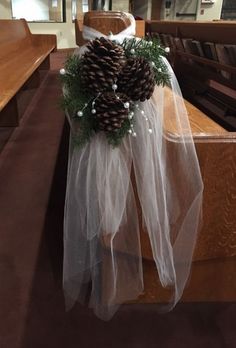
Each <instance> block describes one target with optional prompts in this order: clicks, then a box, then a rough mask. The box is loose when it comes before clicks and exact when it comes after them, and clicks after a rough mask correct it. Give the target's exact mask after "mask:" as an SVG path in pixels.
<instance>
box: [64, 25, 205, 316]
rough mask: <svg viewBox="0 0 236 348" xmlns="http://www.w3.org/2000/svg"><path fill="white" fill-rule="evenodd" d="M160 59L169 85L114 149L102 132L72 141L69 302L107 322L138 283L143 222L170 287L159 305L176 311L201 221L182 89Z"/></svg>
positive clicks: (198, 185) (66, 268)
mask: <svg viewBox="0 0 236 348" xmlns="http://www.w3.org/2000/svg"><path fill="white" fill-rule="evenodd" d="M132 30H133V28H132ZM94 35H95V36H96V37H101V36H104V35H103V34H101V33H99V32H95V33H94V29H91V39H93V38H94ZM126 36H129V35H128V34H127V32H126ZM86 38H87V39H88V38H89V28H86ZM83 51H84V47H82V48H81V49H80V52H79V54H81V52H83ZM163 60H164V61H165V64H166V66H167V67H168V71H169V74H170V83H169V85H168V86H166V87H156V88H155V91H154V94H153V96H152V97H151V99H149V100H147V101H145V102H142V103H139V107H138V108H137V109H136V112H135V126H134V127H135V132H136V134H137V136H136V137H132V136H125V137H124V138H123V140H122V143H121V145H120V146H119V147H116V148H114V147H112V146H111V145H109V144H108V142H107V139H106V137H105V135H104V134H103V133H102V132H100V133H97V134H96V135H95V136H94V137H93V138H92V139H91V141H90V142H89V143H87V144H86V145H85V146H84V147H82V148H78V147H76V146H75V147H74V146H73V144H72V142H71V146H70V153H69V162H68V178H67V191H66V202H65V217H64V265H63V287H64V294H65V299H66V307H67V309H70V308H71V307H72V306H73V305H74V304H75V302H76V301H80V302H82V303H84V302H87V303H88V304H89V305H90V306H91V307H92V308H93V309H94V312H95V314H96V315H97V316H98V317H100V318H102V319H104V320H109V319H110V318H111V317H112V316H113V315H114V313H115V312H116V311H117V309H118V307H119V306H120V304H122V303H124V302H127V301H130V300H135V299H136V298H137V297H138V296H139V295H140V294H141V293H142V292H143V291H144V282H143V266H142V252H141V244H140V229H141V228H142V229H143V230H145V233H147V234H148V236H149V240H150V245H151V249H152V255H153V260H154V262H155V266H156V271H157V274H158V277H159V281H160V283H161V285H162V286H163V287H165V288H166V287H167V288H168V289H170V290H171V291H170V293H171V295H170V297H169V300H168V303H165V304H163V306H160V310H161V311H162V310H170V309H172V308H173V307H174V306H175V304H176V303H177V302H178V300H179V299H180V297H181V295H182V293H183V290H184V287H185V285H186V282H187V280H188V277H189V273H190V268H191V262H192V257H193V251H194V246H195V242H196V238H197V232H198V230H199V222H200V220H201V219H200V218H201V206H202V192H203V183H202V178H201V173H200V168H199V163H198V159H197V155H196V151H195V147H194V142H193V138H192V133H191V128H190V124H189V120H188V115H187V112H186V108H185V104H184V101H183V98H182V94H181V91H180V88H179V85H178V82H177V80H176V77H175V74H174V72H173V70H172V68H171V66H170V65H169V63H168V61H167V60H166V59H165V58H164V57H163ZM141 110H143V111H144V113H145V115H146V116H147V117H148V127H147V122H146V121H145V119H144V117H143V113H142V112H141ZM69 120H70V118H69ZM70 125H71V132H72V133H73V132H74V131H75V130H74V128H73V123H71V121H70ZM148 128H151V129H152V134H150V133H149V131H148ZM139 206H140V207H141V211H142V216H141V217H140V209H138V207H139Z"/></svg>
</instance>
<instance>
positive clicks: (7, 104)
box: [0, 19, 56, 126]
mask: <svg viewBox="0 0 236 348" xmlns="http://www.w3.org/2000/svg"><path fill="white" fill-rule="evenodd" d="M55 49H56V35H33V34H31V32H30V30H29V27H28V25H27V22H26V21H25V20H24V19H20V20H0V112H1V114H0V125H1V126H16V125H18V121H19V120H18V118H19V117H18V116H19V115H18V105H17V100H16V96H17V93H18V92H19V91H20V90H21V89H22V87H23V88H24V89H25V88H26V83H28V82H29V80H30V79H31V81H32V80H34V82H33V84H34V85H35V84H38V81H39V77H40V76H39V70H40V69H41V70H42V69H48V68H49V55H50V53H51V52H52V51H53V50H55ZM31 85H32V84H31ZM28 86H29V83H28Z"/></svg>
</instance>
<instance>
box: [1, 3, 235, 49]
mask: <svg viewBox="0 0 236 348" xmlns="http://www.w3.org/2000/svg"><path fill="white" fill-rule="evenodd" d="M152 1H156V0H152ZM195 1H197V0H193V1H191V2H192V3H193V2H195ZM235 1H236V0H235ZM113 2H114V4H115V1H113ZM172 2H173V1H172ZM188 2H189V0H187V1H184V2H183V0H176V2H175V8H176V6H177V8H178V6H179V5H181V4H184V3H185V4H186V3H188ZM191 2H190V3H191ZM118 3H119V1H118V2H116V4H118ZM121 3H122V6H123V10H126V8H127V11H128V0H122V1H121ZM134 3H135V14H136V15H140V16H141V17H143V18H147V19H150V18H151V13H150V11H151V0H146V1H143V0H135V1H134ZM222 3H223V0H215V3H214V4H212V5H203V4H201V0H198V5H197V16H196V17H197V20H213V19H220V15H221V7H222ZM173 4H174V2H173ZM114 6H118V5H114ZM183 6H184V5H183ZM175 8H174V6H172V8H171V11H172V12H170V16H169V18H165V16H164V11H163V8H162V18H165V19H173V18H174V17H175V12H174V11H175ZM180 8H181V7H180ZM114 9H118V7H114ZM182 10H183V11H189V10H190V8H189V6H187V7H186V5H185V6H184V7H183V8H182V9H181V11H182ZM11 18H12V13H11V1H10V0H1V2H0V19H11ZM29 27H30V30H31V32H32V33H33V34H56V35H57V45H58V48H73V47H76V43H75V29H74V23H73V22H72V12H71V0H67V1H66V22H65V23H29Z"/></svg>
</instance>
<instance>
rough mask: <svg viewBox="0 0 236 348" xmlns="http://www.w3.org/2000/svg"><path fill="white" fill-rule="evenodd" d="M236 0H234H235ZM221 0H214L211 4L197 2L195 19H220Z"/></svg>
mask: <svg viewBox="0 0 236 348" xmlns="http://www.w3.org/2000/svg"><path fill="white" fill-rule="evenodd" d="M235 1H236V0H235ZM222 4H223V0H215V3H214V4H212V5H210V4H209V5H208V4H202V3H201V0H199V2H198V11H197V21H207V20H215V19H220V16H221V9H222Z"/></svg>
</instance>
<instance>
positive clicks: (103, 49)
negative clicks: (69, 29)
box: [81, 37, 125, 94]
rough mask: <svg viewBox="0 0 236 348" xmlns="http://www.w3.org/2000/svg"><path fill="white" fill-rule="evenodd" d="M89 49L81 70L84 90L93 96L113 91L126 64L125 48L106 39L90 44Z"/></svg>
mask: <svg viewBox="0 0 236 348" xmlns="http://www.w3.org/2000/svg"><path fill="white" fill-rule="evenodd" d="M87 47H88V51H87V52H86V53H85V54H84V57H83V64H82V68H81V81H82V83H83V86H84V88H86V89H87V90H89V91H90V92H92V93H93V94H97V93H98V92H101V91H104V90H106V89H110V90H111V87H112V85H113V84H114V83H115V81H116V79H117V77H118V75H119V73H120V71H121V69H122V67H123V65H124V63H125V55H124V50H123V48H122V47H121V46H119V45H116V44H115V43H113V42H112V41H110V40H108V39H106V38H104V37H101V38H100V39H99V38H97V39H95V40H93V41H91V42H89V43H88V45H87Z"/></svg>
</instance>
